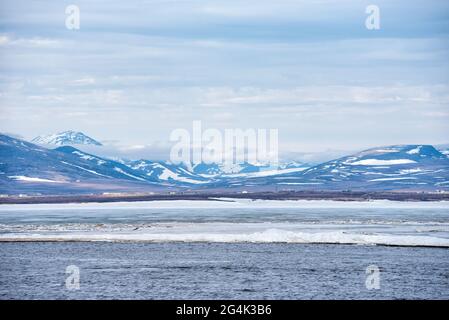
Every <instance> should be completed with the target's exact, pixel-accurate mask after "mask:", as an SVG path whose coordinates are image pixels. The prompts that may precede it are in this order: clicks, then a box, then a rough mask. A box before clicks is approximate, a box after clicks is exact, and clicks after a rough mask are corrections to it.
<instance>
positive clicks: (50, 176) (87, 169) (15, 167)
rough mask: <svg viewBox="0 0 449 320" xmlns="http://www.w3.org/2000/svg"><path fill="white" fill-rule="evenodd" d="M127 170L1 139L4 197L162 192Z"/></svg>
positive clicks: (66, 150) (67, 151)
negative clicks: (105, 192)
mask: <svg viewBox="0 0 449 320" xmlns="http://www.w3.org/2000/svg"><path fill="white" fill-rule="evenodd" d="M160 188H161V186H160V184H159V183H155V182H153V181H151V180H150V179H148V178H147V177H146V176H143V175H141V174H140V173H139V172H135V171H133V170H132V169H130V168H128V167H127V166H125V165H123V164H121V163H118V162H115V161H112V160H108V159H104V158H101V157H96V156H93V155H89V154H86V153H83V152H82V151H80V150H78V149H76V148H73V147H70V146H64V147H60V148H57V149H54V150H52V149H47V148H44V147H40V146H38V145H35V144H32V143H29V142H26V141H23V140H19V139H15V138H11V137H9V136H6V135H0V193H1V194H10V193H14V194H17V193H42V194H64V193H70V192H75V193H99V192H104V191H142V190H153V189H156V190H159V189H160Z"/></svg>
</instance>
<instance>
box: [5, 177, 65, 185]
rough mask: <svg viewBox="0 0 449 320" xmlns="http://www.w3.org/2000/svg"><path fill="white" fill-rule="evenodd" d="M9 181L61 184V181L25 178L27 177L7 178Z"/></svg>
mask: <svg viewBox="0 0 449 320" xmlns="http://www.w3.org/2000/svg"><path fill="white" fill-rule="evenodd" d="M8 178H10V179H14V180H18V181H26V182H48V183H61V182H63V181H56V180H50V179H43V178H35V177H27V176H8Z"/></svg>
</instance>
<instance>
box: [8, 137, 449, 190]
mask: <svg viewBox="0 0 449 320" xmlns="http://www.w3.org/2000/svg"><path fill="white" fill-rule="evenodd" d="M47 137H49V138H48V139H47V138H46V139H44V138H43V137H39V139H38V138H36V139H33V140H32V141H34V142H36V141H38V142H39V144H35V143H30V142H27V141H24V140H21V139H17V138H13V137H10V136H7V135H0V194H2V195H17V194H45V195H49V194H51V195H57V194H86V193H93V194H99V193H109V192H121V193H123V192H150V191H151V192H168V191H182V190H195V191H198V192H201V191H205V190H216V191H217V190H221V191H229V192H252V191H281V190H317V191H319V190H323V191H324V190H363V191H390V190H393V191H403V190H407V191H433V192H435V191H449V158H448V155H447V154H444V153H443V152H441V151H439V150H437V149H436V148H434V147H433V146H431V145H394V146H387V147H381V148H373V149H368V150H365V151H362V152H359V153H356V154H353V155H349V156H345V157H342V158H339V159H335V160H332V161H329V162H325V163H322V164H317V165H312V166H310V165H306V164H302V163H298V162H290V163H285V164H282V165H280V166H279V167H278V168H269V167H267V166H263V165H254V164H250V163H241V164H236V165H234V166H232V167H229V166H228V167H227V166H223V165H221V164H214V163H212V164H206V163H200V164H196V165H185V164H180V165H175V164H171V163H169V162H166V161H151V160H146V159H141V160H112V159H109V158H105V157H101V156H97V155H94V154H90V153H86V152H84V151H82V150H80V149H78V148H76V147H75V146H74V145H77V144H78V145H85V144H93V145H98V144H99V142H97V141H96V140H94V139H92V138H90V137H88V136H86V135H84V134H82V133H80V132H74V131H67V132H65V133H64V132H63V133H60V134H58V135H51V136H47ZM44 141H45V143H44ZM443 151H444V150H443Z"/></svg>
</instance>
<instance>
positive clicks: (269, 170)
mask: <svg viewBox="0 0 449 320" xmlns="http://www.w3.org/2000/svg"><path fill="white" fill-rule="evenodd" d="M308 167H309V166H308V165H306V164H304V163H301V162H296V161H292V162H288V163H282V164H280V165H279V166H278V167H276V168H274V167H272V166H270V165H266V164H251V163H248V162H243V163H238V164H217V163H204V162H202V163H199V164H195V165H192V166H191V169H190V171H192V172H193V173H195V174H198V175H202V176H205V177H215V178H220V177H222V178H223V177H230V176H240V177H242V176H245V175H247V176H254V175H263V176H267V175H274V174H281V173H285V172H283V170H285V169H296V168H298V169H299V168H301V170H297V171H302V170H304V169H306V168H308Z"/></svg>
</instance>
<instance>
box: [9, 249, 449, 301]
mask: <svg viewBox="0 0 449 320" xmlns="http://www.w3.org/2000/svg"><path fill="white" fill-rule="evenodd" d="M68 265H75V266H77V267H78V268H79V270H80V282H79V283H80V289H79V290H69V289H67V288H66V285H65V280H66V277H68V275H67V274H66V273H65V271H66V267H67V266H68ZM369 265H376V266H378V268H379V269H380V277H379V279H380V280H379V286H380V288H379V289H372V290H369V289H367V287H366V285H365V281H366V277H367V274H366V268H367V267H368V266H369ZM0 298H1V299H449V250H448V249H444V248H413V247H384V246H356V245H324V244H323V245H320V244H313V245H308V244H274V243H272V244H263V243H259V244H251V243H107V242H99V243H95V242H60V243H58V242H47V243H42V242H29V243H20V242H18V243H1V244H0Z"/></svg>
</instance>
